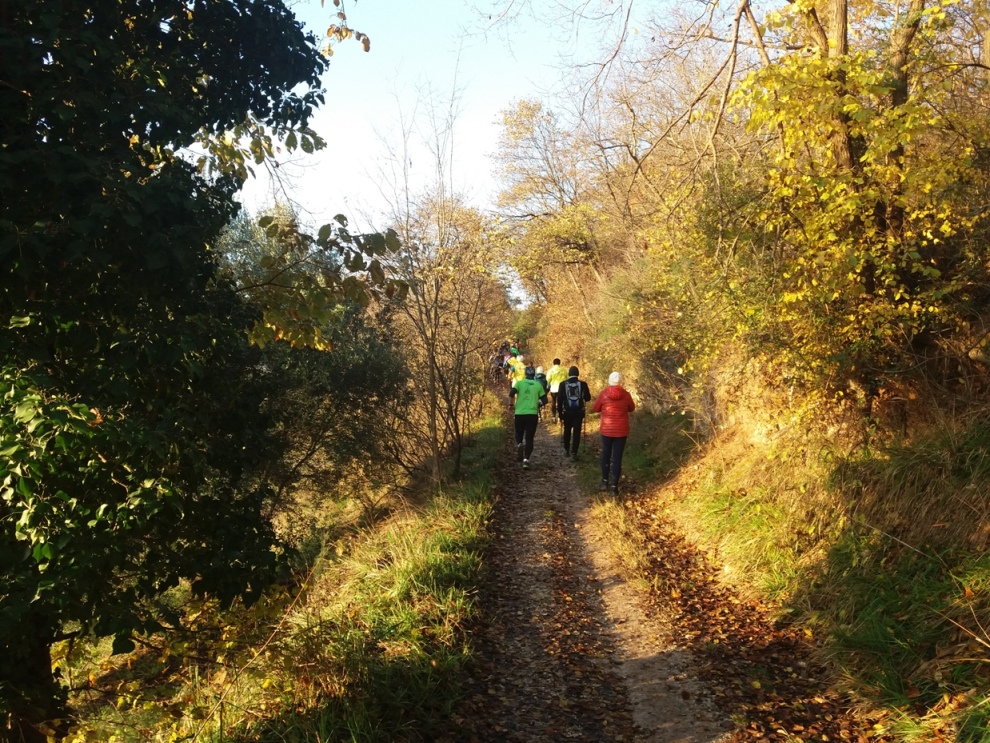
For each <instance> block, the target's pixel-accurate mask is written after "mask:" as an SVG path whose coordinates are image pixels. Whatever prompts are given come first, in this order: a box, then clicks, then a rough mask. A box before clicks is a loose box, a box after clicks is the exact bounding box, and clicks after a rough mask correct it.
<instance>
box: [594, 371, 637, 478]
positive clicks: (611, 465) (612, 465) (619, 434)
mask: <svg viewBox="0 0 990 743" xmlns="http://www.w3.org/2000/svg"><path fill="white" fill-rule="evenodd" d="M635 409H636V403H635V402H634V401H633V399H632V395H630V394H629V392H628V391H627V390H626V389H625V388H624V387H623V386H622V375H621V374H620V373H619V372H617V371H614V372H612V373H611V374H609V375H608V387H606V388H605V389H603V390H602V391H601V394H599V395H598V397H597V398H596V399H595V405H594V410H595V412H596V413H601V414H602V421H601V428H600V429H599V430H600V432H601V435H602V481H601V483H600V484H599V486H598V489H599V490H601V491H605V490H611V492H612V494H613V495H618V493H619V478H620V477H621V476H622V451H623V449H625V447H626V437H628V436H629V414H630V413H631V412H632V411H634V410H635Z"/></svg>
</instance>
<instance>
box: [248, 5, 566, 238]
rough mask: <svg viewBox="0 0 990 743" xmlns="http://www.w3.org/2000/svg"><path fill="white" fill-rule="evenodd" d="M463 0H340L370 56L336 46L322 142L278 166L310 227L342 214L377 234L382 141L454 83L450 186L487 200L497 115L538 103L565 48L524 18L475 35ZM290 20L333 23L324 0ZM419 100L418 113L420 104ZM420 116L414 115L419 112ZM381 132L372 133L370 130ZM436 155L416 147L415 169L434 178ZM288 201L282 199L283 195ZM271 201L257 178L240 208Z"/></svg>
mask: <svg viewBox="0 0 990 743" xmlns="http://www.w3.org/2000/svg"><path fill="white" fill-rule="evenodd" d="M474 5H475V4H474V3H472V2H470V0H430V1H429V2H411V0H360V1H355V0H347V1H346V4H345V6H344V7H345V10H346V13H347V17H348V23H349V25H350V26H351V27H352V28H355V29H357V30H359V31H362V32H364V33H366V34H368V35H369V36H370V37H371V51H370V52H369V53H365V52H363V51H362V50H361V46H360V44H358V43H357V42H353V41H352V42H348V43H343V44H338V45H337V46H336V47H335V50H334V54H333V56H332V58H331V61H330V68H329V70H328V72H327V73H326V75H325V77H324V85H325V87H326V90H327V103H326V105H325V106H324V108H323V109H322V110H321V112H320V113H319V114H318V115H317V117H316V119H315V120H314V121H313V127H314V128H315V129H316V130H317V131H318V132H319V133H320V135H321V136H322V137H323V138H324V139H325V140H326V141H327V143H328V145H327V148H326V149H324V150H323V151H321V152H319V153H316V154H314V155H311V156H304V155H303V153H301V152H299V153H297V155H294V156H293V158H292V160H293V162H292V163H290V164H285V165H284V166H283V167H281V168H280V173H282V174H284V175H285V176H287V177H286V179H285V180H286V182H287V184H288V186H289V188H288V196H289V197H290V198H291V199H292V200H293V201H294V202H295V203H296V204H297V205H298V206H299V207H300V208H301V210H302V213H303V216H304V218H307V219H311V220H312V221H313V223H315V224H322V223H324V222H327V221H329V220H330V219H331V218H332V217H333V215H335V214H338V213H343V214H345V215H347V216H348V218H349V219H351V220H352V223H353V224H354V226H355V227H357V228H359V229H371V228H374V229H380V228H382V227H384V226H385V225H384V224H382V219H381V216H380V215H381V213H382V212H384V211H385V210H386V206H387V202H386V201H385V200H384V199H383V198H382V196H381V195H380V189H381V188H385V190H386V191H389V190H390V185H389V184H388V183H387V180H388V179H384V180H383V179H382V178H381V177H380V175H379V170H380V168H381V167H382V166H383V165H387V163H388V154H387V147H386V146H385V145H383V144H382V142H381V139H382V137H383V136H384V137H385V139H386V140H388V141H389V142H391V143H392V146H393V147H396V146H398V138H397V135H396V133H395V132H396V121H397V119H398V116H399V113H400V111H401V112H402V113H403V115H404V116H406V117H410V116H413V115H414V113H415V112H417V111H418V114H420V115H421V114H424V113H425V112H426V110H427V109H428V108H429V104H428V102H427V98H428V93H427V91H432V93H433V97H434V99H435V100H438V101H440V102H441V103H444V104H445V103H446V102H447V101H449V99H450V95H451V91H452V90H453V89H454V87H455V75H456V86H457V88H459V89H460V102H459V107H458V108H459V111H460V113H459V115H458V117H457V119H456V124H455V139H454V149H453V181H454V184H455V187H456V188H457V190H458V191H460V192H461V193H463V194H464V195H466V196H467V198H468V199H469V201H470V202H471V203H473V204H475V205H476V206H479V207H482V208H484V207H486V206H488V205H490V204H491V202H492V200H493V197H494V193H495V188H496V186H495V183H494V181H493V174H492V172H491V162H490V154H491V153H492V152H493V151H494V150H495V148H496V145H497V141H498V135H499V129H498V126H497V121H498V118H499V112H500V111H501V110H503V109H505V108H506V107H508V106H509V105H511V103H512V102H513V101H514V100H517V99H520V98H524V97H537V98H541V99H542V98H544V97H545V96H544V94H545V93H547V92H548V91H550V89H551V88H554V87H555V83H556V81H557V80H558V79H559V77H560V73H559V64H558V62H559V57H560V54H561V53H566V52H567V51H568V50H567V48H566V46H565V44H567V43H570V44H573V43H575V40H573V39H571V40H569V41H567V42H561V41H558V40H556V39H555V38H554V37H555V36H561V35H566V34H555V33H553V31H552V29H551V28H549V27H548V26H547V24H546V23H536V22H533V21H532V20H529V21H528V22H523V23H518V24H516V25H514V26H513V27H511V28H502V29H499V30H497V31H493V32H490V33H488V34H484V33H481V31H482V29H483V28H484V25H485V21H486V20H487V18H485V17H483V16H481V15H479V13H478V12H477V11H476V10H475V8H474ZM292 8H293V10H294V11H295V13H296V15H297V17H298V18H299V19H300V20H302V21H303V22H304V23H305V25H306V26H307V27H308V28H309V29H311V30H312V31H313V32H314V33H316V34H317V35H318V36H319V37H320V38H322V37H323V35H324V34H325V32H326V29H327V27H328V26H329V25H330V24H331V23H332V22H334V21H335V13H336V9H335V8H334V6H333V2H332V0H326V3H325V6H324V7H321V3H320V2H319V0H302V1H301V2H298V3H295V4H292ZM417 102H418V108H417ZM420 119H422V117H421V116H420ZM376 132H377V133H376ZM432 159H433V158H432V157H431V156H430V155H429V154H428V153H426V152H425V151H422V150H420V151H419V154H417V151H416V150H413V152H412V157H411V160H412V175H413V177H414V178H417V177H418V178H422V179H423V180H424V181H425V180H426V179H428V178H429V177H430V175H431V174H432ZM280 198H281V199H283V200H284V199H285V195H284V194H283V195H281V196H280ZM272 199H273V191H272V183H271V181H270V180H269V179H268V178H266V177H264V175H263V174H260V173H259V177H258V178H257V179H256V180H255V181H254V182H253V183H249V184H248V185H247V186H246V187H245V191H244V194H243V200H244V203H245V204H246V205H247V206H248V207H249V208H251V209H254V210H257V209H259V208H262V207H264V206H265V205H267V204H270V203H271V202H272Z"/></svg>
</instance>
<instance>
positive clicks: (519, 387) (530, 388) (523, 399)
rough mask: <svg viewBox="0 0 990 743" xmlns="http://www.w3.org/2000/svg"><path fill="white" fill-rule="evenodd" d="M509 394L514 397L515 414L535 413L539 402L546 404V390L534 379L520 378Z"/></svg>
mask: <svg viewBox="0 0 990 743" xmlns="http://www.w3.org/2000/svg"><path fill="white" fill-rule="evenodd" d="M509 395H510V396H512V397H514V398H516V407H515V413H516V415H537V414H538V413H539V412H540V404H541V403H542V404H543V405H546V404H547V393H546V390H544V389H543V385H542V384H540V383H539V382H537V381H536V380H535V379H520V380H519V381H518V382H516V386H515V387H513V388H512V389H511V390H510V391H509Z"/></svg>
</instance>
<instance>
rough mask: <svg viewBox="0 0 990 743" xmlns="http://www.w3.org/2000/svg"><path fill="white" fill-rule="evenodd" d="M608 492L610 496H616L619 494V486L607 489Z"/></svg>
mask: <svg viewBox="0 0 990 743" xmlns="http://www.w3.org/2000/svg"><path fill="white" fill-rule="evenodd" d="M608 492H609V493H611V494H612V495H618V494H619V486H618V485H613V486H612V487H610V488H609V489H608Z"/></svg>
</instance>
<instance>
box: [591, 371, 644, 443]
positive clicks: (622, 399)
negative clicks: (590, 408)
mask: <svg viewBox="0 0 990 743" xmlns="http://www.w3.org/2000/svg"><path fill="white" fill-rule="evenodd" d="M635 409H636V403H635V402H633V399H632V395H630V394H629V393H628V392H626V390H625V388H624V387H622V385H618V384H617V385H613V386H611V387H606V388H605V389H603V390H602V391H601V394H600V395H598V398H597V399H596V400H595V412H596V413H601V414H602V423H601V428H600V431H601V434H602V436H611V437H613V438H620V437H622V436H628V435H629V414H630V413H631V412H632V411H634V410H635Z"/></svg>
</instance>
